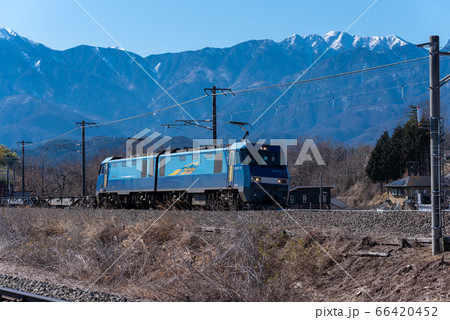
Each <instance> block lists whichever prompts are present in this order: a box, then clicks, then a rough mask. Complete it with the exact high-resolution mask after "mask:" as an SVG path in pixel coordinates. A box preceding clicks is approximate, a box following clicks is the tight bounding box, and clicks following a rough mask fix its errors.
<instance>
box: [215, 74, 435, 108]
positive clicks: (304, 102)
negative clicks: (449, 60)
mask: <svg viewBox="0 0 450 320" xmlns="http://www.w3.org/2000/svg"><path fill="white" fill-rule="evenodd" d="M423 83H428V81H422V82H415V83H410V84H404V85H401V86H395V87H389V88H383V89H377V90H371V91H365V92H358V93H353V94H348V95H340V96H332V97H328V98H321V99H315V100H308V101H302V102H297V103H289V104H283V105H278V106H277V107H278V108H285V107H291V106H294V105H301V104H309V103H313V102H323V101H332V100H333V98H334V99H335V100H336V99H337V98H347V97H352V96H357V95H363V94H368V93H376V92H381V91H386V90H392V89H398V88H402V87H410V86H414V85H418V84H423ZM413 97H416V96H413ZM264 109H265V108H257V109H251V110H242V111H233V112H229V113H218V114H217V115H218V116H226V115H230V116H231V115H232V114H240V113H248V112H254V111H259V110H264Z"/></svg>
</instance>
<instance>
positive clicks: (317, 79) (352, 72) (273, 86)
mask: <svg viewBox="0 0 450 320" xmlns="http://www.w3.org/2000/svg"><path fill="white" fill-rule="evenodd" d="M424 59H428V57H421V58H416V59H410V60H405V61H399V62H394V63H389V64H385V65H382V66H376V67H372V68H366V69H360V70H354V71H349V72H343V73H338V74H333V75H329V76H324V77H318V78H312V79H306V80H301V81H294V82H287V83H279V84H274V85H270V86H265V87H258V88H249V89H241V90H234V91H233V92H234V93H242V92H250V91H257V90H264V89H272V88H278V87H283V86H290V85H294V84H301V83H307V82H313V81H319V80H325V79H331V78H337V77H342V76H348V75H351V74H356V73H362V72H367V71H374V70H378V69H383V68H388V67H392V66H396V65H400V64H405V63H410V62H414V61H419V60H424ZM218 94H220V93H218Z"/></svg>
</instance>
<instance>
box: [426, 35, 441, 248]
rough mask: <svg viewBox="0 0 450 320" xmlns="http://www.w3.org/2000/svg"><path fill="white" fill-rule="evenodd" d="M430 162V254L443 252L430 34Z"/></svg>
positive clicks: (434, 40)
mask: <svg viewBox="0 0 450 320" xmlns="http://www.w3.org/2000/svg"><path fill="white" fill-rule="evenodd" d="M429 54H430V158H431V159H430V163H431V221H432V224H431V226H432V229H431V238H432V254H433V255H436V254H440V253H442V252H443V243H442V217H441V210H440V209H441V208H440V207H441V194H440V193H441V192H440V191H441V190H440V171H441V170H440V150H439V124H440V123H439V122H440V117H441V110H440V109H441V108H440V89H439V82H440V80H439V36H430V53H429Z"/></svg>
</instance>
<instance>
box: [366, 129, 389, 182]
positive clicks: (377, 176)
mask: <svg viewBox="0 0 450 320" xmlns="http://www.w3.org/2000/svg"><path fill="white" fill-rule="evenodd" d="M390 139H391V138H390V137H389V133H388V132H387V131H385V132H383V134H382V135H381V137H380V138H379V139H378V140H377V144H376V145H375V148H373V150H372V153H371V154H370V158H369V161H368V163H367V167H366V174H367V176H368V177H369V179H370V180H371V181H372V182H373V183H377V182H386V181H388V180H389V177H390V172H389V163H388V158H389V153H390V148H391V146H390Z"/></svg>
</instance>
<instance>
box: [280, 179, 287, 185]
mask: <svg viewBox="0 0 450 320" xmlns="http://www.w3.org/2000/svg"><path fill="white" fill-rule="evenodd" d="M286 182H287V181H286V180H285V179H278V183H282V184H286Z"/></svg>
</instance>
